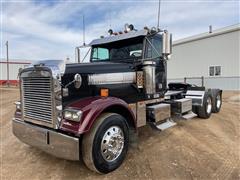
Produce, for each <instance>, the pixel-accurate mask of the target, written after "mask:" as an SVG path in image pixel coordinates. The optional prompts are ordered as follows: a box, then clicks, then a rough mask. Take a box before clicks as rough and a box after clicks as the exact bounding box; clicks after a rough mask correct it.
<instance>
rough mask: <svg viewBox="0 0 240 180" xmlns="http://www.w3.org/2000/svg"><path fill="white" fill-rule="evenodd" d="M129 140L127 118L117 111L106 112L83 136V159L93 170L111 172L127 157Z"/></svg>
mask: <svg viewBox="0 0 240 180" xmlns="http://www.w3.org/2000/svg"><path fill="white" fill-rule="evenodd" d="M128 140H129V132H128V126H127V123H126V120H125V118H124V117H122V116H121V115H119V114H115V113H104V114H102V115H101V116H100V117H99V118H98V119H97V120H96V122H95V123H94V125H93V127H92V129H91V130H90V132H88V133H87V134H85V135H84V136H83V141H82V154H83V161H84V163H85V164H86V166H87V167H88V168H89V169H91V170H93V171H96V172H98V173H109V172H111V171H113V170H115V169H116V168H118V167H119V166H120V165H121V164H122V162H123V160H124V159H125V156H126V153H127V150H128Z"/></svg>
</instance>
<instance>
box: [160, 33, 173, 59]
mask: <svg viewBox="0 0 240 180" xmlns="http://www.w3.org/2000/svg"><path fill="white" fill-rule="evenodd" d="M162 54H163V56H165V57H168V55H170V54H172V34H170V33H169V32H168V31H164V32H163V34H162Z"/></svg>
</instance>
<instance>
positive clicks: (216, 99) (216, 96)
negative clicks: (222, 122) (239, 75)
mask: <svg viewBox="0 0 240 180" xmlns="http://www.w3.org/2000/svg"><path fill="white" fill-rule="evenodd" d="M212 97H213V101H212V112H213V113H218V112H219V111H220V109H221V107H222V91H221V90H218V89H215V90H212Z"/></svg>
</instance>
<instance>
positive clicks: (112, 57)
mask: <svg viewBox="0 0 240 180" xmlns="http://www.w3.org/2000/svg"><path fill="white" fill-rule="evenodd" d="M142 49H143V38H141V39H139V38H138V39H134V40H133V39H132V40H129V39H128V41H119V42H115V43H110V44H106V45H99V46H94V47H93V49H92V54H91V61H116V62H117V61H133V60H135V59H141V58H142Z"/></svg>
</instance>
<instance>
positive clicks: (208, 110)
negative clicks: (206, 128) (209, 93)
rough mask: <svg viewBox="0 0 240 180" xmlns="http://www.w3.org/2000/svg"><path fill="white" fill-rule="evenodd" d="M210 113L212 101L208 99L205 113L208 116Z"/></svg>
mask: <svg viewBox="0 0 240 180" xmlns="http://www.w3.org/2000/svg"><path fill="white" fill-rule="evenodd" d="M211 111H212V101H211V98H210V97H209V98H208V99H207V113H208V114H210V113H211Z"/></svg>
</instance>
